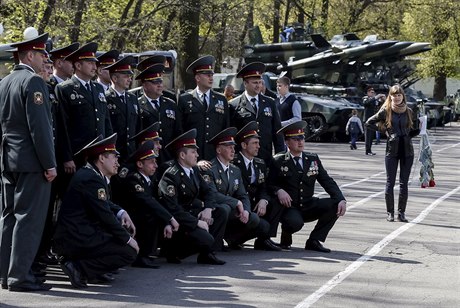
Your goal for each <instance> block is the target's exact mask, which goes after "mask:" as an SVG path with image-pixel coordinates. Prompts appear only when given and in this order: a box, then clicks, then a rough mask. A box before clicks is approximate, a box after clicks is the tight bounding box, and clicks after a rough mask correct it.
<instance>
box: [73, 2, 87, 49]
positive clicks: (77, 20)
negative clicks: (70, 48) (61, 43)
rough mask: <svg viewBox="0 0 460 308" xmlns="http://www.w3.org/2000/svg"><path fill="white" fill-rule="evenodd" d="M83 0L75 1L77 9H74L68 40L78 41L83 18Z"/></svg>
mask: <svg viewBox="0 0 460 308" xmlns="http://www.w3.org/2000/svg"><path fill="white" fill-rule="evenodd" d="M85 2H86V1H85V0H79V1H78V3H77V10H76V11H75V16H74V22H73V26H72V27H71V29H70V35H69V38H70V41H71V42H78V40H79V38H80V26H81V22H82V19H83V10H84V8H85Z"/></svg>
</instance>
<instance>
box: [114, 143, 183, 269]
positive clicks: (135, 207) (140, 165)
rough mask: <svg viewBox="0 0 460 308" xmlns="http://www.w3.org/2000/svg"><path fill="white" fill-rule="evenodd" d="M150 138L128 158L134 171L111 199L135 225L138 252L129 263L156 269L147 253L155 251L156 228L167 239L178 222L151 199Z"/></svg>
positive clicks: (152, 147)
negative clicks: (132, 164)
mask: <svg viewBox="0 0 460 308" xmlns="http://www.w3.org/2000/svg"><path fill="white" fill-rule="evenodd" d="M157 153H158V152H157V151H155V145H154V142H153V140H147V141H145V142H144V143H142V144H141V145H140V146H139V148H138V149H137V150H136V152H134V153H133V154H132V156H131V157H130V158H129V162H131V163H134V164H135V168H136V169H135V171H133V172H130V173H129V174H128V175H127V176H126V178H122V181H121V183H122V185H121V186H120V187H119V188H117V189H115V190H113V195H114V198H113V200H114V202H116V203H117V204H120V205H121V206H122V207H123V208H124V209H125V210H127V211H128V213H129V214H130V216H131V218H132V220H133V222H134V224H135V225H136V239H137V241H138V243H139V255H138V257H137V259H136V261H134V263H133V264H132V266H135V267H145V268H156V267H158V266H157V265H155V264H153V260H152V259H151V258H150V257H149V255H150V254H151V253H152V252H153V251H155V250H156V248H157V247H155V246H154V244H155V243H156V242H157V239H156V237H157V236H158V230H159V229H160V228H161V229H162V230H163V233H162V234H163V237H165V238H171V236H172V232H173V231H177V230H178V228H179V223H178V222H177V221H176V219H175V218H174V217H173V216H172V215H171V214H170V213H169V212H168V211H167V210H166V209H165V208H164V207H163V206H162V205H161V204H160V203H159V202H158V201H157V200H156V199H155V197H154V193H153V191H154V187H153V185H152V179H151V177H152V176H153V175H154V173H155V171H156V169H157V163H156V158H157V157H158V154H157Z"/></svg>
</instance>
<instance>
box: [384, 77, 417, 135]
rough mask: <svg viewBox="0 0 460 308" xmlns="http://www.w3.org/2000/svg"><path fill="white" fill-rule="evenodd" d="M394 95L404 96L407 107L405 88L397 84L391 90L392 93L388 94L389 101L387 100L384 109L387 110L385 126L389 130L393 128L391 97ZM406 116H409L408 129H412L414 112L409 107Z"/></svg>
mask: <svg viewBox="0 0 460 308" xmlns="http://www.w3.org/2000/svg"><path fill="white" fill-rule="evenodd" d="M394 94H402V95H403V100H402V102H403V104H405V105H407V101H406V94H405V93H404V90H403V88H402V87H401V86H400V85H399V84H396V85H394V86H392V87H391V88H390V91H389V92H388V96H387V99H386V100H385V103H384V104H383V106H382V108H385V110H386V119H385V126H386V127H387V128H391V127H392V126H391V119H392V117H393V110H392V109H391V95H394ZM406 114H407V127H412V125H413V122H412V111H411V109H410V108H409V107H407V108H406Z"/></svg>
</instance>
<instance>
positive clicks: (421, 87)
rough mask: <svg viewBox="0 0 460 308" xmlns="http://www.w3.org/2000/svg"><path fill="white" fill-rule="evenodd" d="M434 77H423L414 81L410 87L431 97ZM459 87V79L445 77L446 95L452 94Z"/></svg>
mask: <svg viewBox="0 0 460 308" xmlns="http://www.w3.org/2000/svg"><path fill="white" fill-rule="evenodd" d="M433 86H434V78H424V79H421V80H419V81H417V82H416V83H414V84H413V85H412V86H411V88H413V89H415V90H416V91H422V92H423V94H425V95H426V96H428V97H433ZM458 89H460V79H452V78H447V95H449V94H454V93H455V92H457V90H458Z"/></svg>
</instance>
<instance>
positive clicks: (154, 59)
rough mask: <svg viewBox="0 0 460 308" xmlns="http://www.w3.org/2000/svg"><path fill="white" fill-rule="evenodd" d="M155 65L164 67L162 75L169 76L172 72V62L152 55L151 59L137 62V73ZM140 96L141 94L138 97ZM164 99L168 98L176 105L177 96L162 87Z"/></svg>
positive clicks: (161, 56) (160, 56) (163, 57)
mask: <svg viewBox="0 0 460 308" xmlns="http://www.w3.org/2000/svg"><path fill="white" fill-rule="evenodd" d="M155 64H163V65H164V67H165V68H164V72H163V74H169V73H171V72H172V71H173V70H174V65H173V64H172V61H168V60H167V59H166V57H165V56H163V55H153V56H151V57H148V58H145V59H144V60H142V61H141V62H139V63H138V64H137V66H136V69H137V70H138V71H139V72H142V71H144V70H146V69H147V68H149V67H151V66H152V65H155ZM141 95H142V92H141V93H140V95H138V96H139V97H140V96H141ZM162 95H163V96H164V97H167V98H169V99H170V100H172V101H173V102H174V103H176V104H177V95H176V94H174V92H173V91H170V90H169V89H166V88H165V87H164V85H163V94H162Z"/></svg>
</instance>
